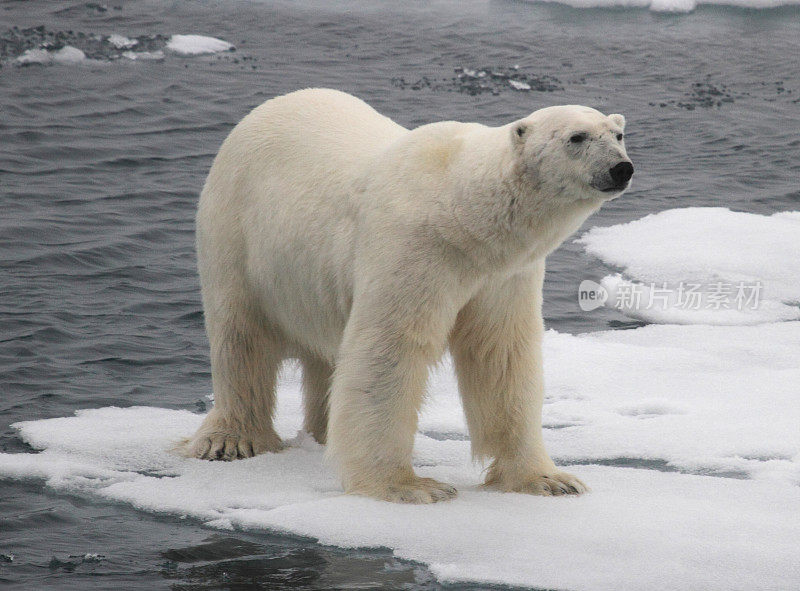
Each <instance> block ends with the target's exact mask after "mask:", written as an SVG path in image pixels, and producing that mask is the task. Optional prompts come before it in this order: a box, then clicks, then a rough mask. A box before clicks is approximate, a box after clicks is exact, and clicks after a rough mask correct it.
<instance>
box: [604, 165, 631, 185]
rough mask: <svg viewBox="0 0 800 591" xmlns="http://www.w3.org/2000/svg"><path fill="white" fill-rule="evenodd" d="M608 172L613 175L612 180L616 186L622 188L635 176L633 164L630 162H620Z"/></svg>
mask: <svg viewBox="0 0 800 591" xmlns="http://www.w3.org/2000/svg"><path fill="white" fill-rule="evenodd" d="M608 172H609V174H611V180H612V181H614V184H615V185H616V186H618V187H620V186H622V185H624V184H626V183H627V182H628V181H629V180H631V177H632V176H633V164H631V163H630V162H620V163H619V164H616V165H614V166H613V167H612V168H611V170H609V171H608Z"/></svg>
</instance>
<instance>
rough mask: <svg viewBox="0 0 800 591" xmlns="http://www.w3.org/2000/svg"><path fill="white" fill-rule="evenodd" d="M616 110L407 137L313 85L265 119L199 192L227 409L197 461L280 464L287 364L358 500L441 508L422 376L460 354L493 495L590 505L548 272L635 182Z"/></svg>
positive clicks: (249, 120) (449, 493) (580, 110)
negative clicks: (574, 445)
mask: <svg viewBox="0 0 800 591" xmlns="http://www.w3.org/2000/svg"><path fill="white" fill-rule="evenodd" d="M624 125H625V119H624V118H623V116H622V115H609V116H605V115H603V114H602V113H600V112H598V111H596V110H594V109H591V108H588V107H582V106H556V107H548V108H544V109H541V110H539V111H536V112H534V113H533V114H531V115H529V116H528V117H525V118H523V119H519V120H517V121H513V122H512V123H509V124H508V125H504V126H501V127H487V126H484V125H480V124H477V123H458V122H452V121H446V122H440V123H433V124H430V125H423V126H421V127H419V128H417V129H414V130H411V131H409V130H408V129H405V128H404V127H401V126H400V125H398V124H397V123H395V122H393V121H392V120H391V119H389V118H387V117H384V116H383V115H380V114H379V113H377V112H376V111H375V110H373V109H372V108H371V107H370V106H368V105H367V104H366V103H364V102H363V101H361V100H359V99H357V98H355V97H353V96H350V95H348V94H345V93H342V92H338V91H335V90H327V89H308V90H301V91H298V92H294V93H291V94H288V95H285V96H281V97H278V98H274V99H272V100H269V101H267V102H265V103H264V104H262V105H261V106H259V107H257V108H255V109H254V110H253V111H252V112H251V113H250V114H249V115H247V116H246V117H245V118H244V119H243V120H242V121H241V122H240V123H239V124H238V125H237V126H236V127H235V128H234V130H233V131H232V132H231V133H230V135H229V136H228V138H227V139H226V140H225V142H224V143H223V145H222V147H221V148H220V151H219V154H218V155H217V157H216V159H215V161H214V164H213V166H212V167H211V171H210V173H209V176H208V180H207V182H206V184H205V187H204V189H203V192H202V194H201V197H200V203H199V208H198V213H197V253H198V264H199V271H200V280H201V287H202V297H203V306H204V310H205V322H206V328H207V332H208V338H209V341H210V345H211V364H212V382H213V389H214V394H215V405H214V408H213V409H212V410H211V411H210V412H209V414H208V415H207V417H206V418H205V420H204V422H203V423H202V425H201V426H200V428H199V430H198V431H197V433H196V434H195V435H194V436H193V437H191V438H190V439H187V440H186V441H185V442H184V445H183V451H184V453H185V454H186V455H188V456H191V457H197V458H206V459H222V460H233V459H236V458H247V457H250V456H253V455H255V454H259V453H262V452H268V451H269V452H275V451H278V450H280V449H281V441H280V439H279V437H278V435H277V434H276V432H275V430H274V429H273V424H272V418H273V412H274V409H275V386H276V384H275V382H276V375H277V373H278V369H279V366H280V365H281V362H282V361H283V360H284V359H286V358H296V359H299V360H300V363H301V364H302V369H303V380H304V381H303V402H304V406H305V424H304V426H305V429H306V430H307V431H308V432H310V433H311V434H312V435H313V436H314V437H315V438H316V439H317V441H319V442H320V443H326V442H327V453H328V455H329V456H330V457H331V458H332V459H333V460H334V461H335V463H336V465H337V466H338V468H339V470H340V473H341V477H342V481H343V485H344V488H345V490H346V491H347V492H349V493H355V494H361V495H367V496H370V497H374V498H378V499H384V500H388V501H396V502H406V503H430V502H435V501H440V500H445V499H448V498H451V497H453V496H454V495H455V494H456V490H455V489H454V488H453V487H452V486H450V485H448V484H444V483H441V482H437V481H436V480H433V479H430V478H421V477H419V476H417V475H416V474H415V473H414V471H413V469H412V463H411V456H412V447H413V441H414V434H415V432H416V429H417V415H418V411H419V409H420V405H421V403H422V400H423V395H424V390H425V385H426V380H427V376H428V369H429V367H430V366H431V365H432V364H435V363H436V362H437V360H439V359H440V357H441V356H442V355H443V354H444V352H445V351H446V349H448V348H449V350H450V352H451V355H452V358H453V360H454V367H455V370H456V373H457V379H458V387H459V390H460V394H461V398H462V401H463V407H464V412H465V415H466V419H467V424H468V426H469V432H470V436H471V445H472V452H473V455H474V457H475V458H476V459H478V460H486V461H489V462H490V464H489V467H488V470H487V475H486V485H489V486H493V487H496V488H498V489H500V490H503V491H518V492H526V493H532V494H540V495H562V494H579V493H581V492H583V491H584V490H585V485H584V484H583V483H582V482H581V481H580V480H579V479H578V478H576V477H574V476H572V475H570V474H567V473H565V472H562V471H560V470H559V469H558V468H557V467H556V466H555V464H554V463H553V461H552V460H551V459H550V457H549V456H548V454H547V451H546V450H545V446H544V444H543V441H542V433H541V423H542V400H543V383H542V351H541V343H542V334H543V322H542V314H541V305H542V280H543V277H544V268H545V264H544V261H545V257H546V256H547V254H548V253H550V252H551V251H552V250H553V249H555V248H556V247H557V246H558V245H559V244H560V243H561V242H562V241H563V240H564V238H566V237H567V236H568V235H570V234H571V233H572V232H574V231H575V230H577V228H578V227H579V226H580V225H581V223H582V222H583V221H584V220H585V219H586V218H587V216H589V215H590V214H591V213H592V212H594V211H596V210H597V209H598V208H599V207H600V206H601V204H602V203H603V202H605V201H607V200H609V199H612V198H614V197H616V196H618V195H620V194H621V193H622V192H623V191H624V190H625V189H626V188H627V187H628V185H629V181H630V179H631V176H632V174H633V166H632V164H631V161H630V159H629V158H628V156H627V154H626V152H625V146H624V143H623V128H624Z"/></svg>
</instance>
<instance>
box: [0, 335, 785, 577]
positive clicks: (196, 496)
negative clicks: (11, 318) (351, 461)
mask: <svg viewBox="0 0 800 591" xmlns="http://www.w3.org/2000/svg"><path fill="white" fill-rule="evenodd" d="M798 347H800V323H797V322H785V323H774V324H768V325H762V326H713V327H708V326H676V325H651V326H647V327H643V328H639V329H636V330H628V331H608V332H599V333H590V334H586V335H580V336H573V335H568V334H562V333H556V332H554V331H549V332H548V333H547V334H546V337H545V360H546V368H545V373H546V383H547V392H548V396H547V400H546V404H545V410H544V422H545V427H546V429H545V437H546V441H547V444H548V446H549V448H550V451H551V453H552V454H553V455H554V457H555V458H556V460H557V461H559V462H561V463H566V464H573V465H571V466H569V467H568V468H567V469H568V470H570V471H573V472H574V473H576V474H577V475H578V476H580V477H581V478H582V479H584V480H585V481H586V482H587V483H588V484H589V485H590V486H591V487H592V489H593V490H592V492H590V493H589V494H587V495H584V496H582V497H578V498H564V497H559V498H542V497H532V496H527V495H518V494H503V493H498V492H493V491H488V490H483V489H481V488H480V487H479V483H480V482H481V478H482V472H481V466H478V465H475V464H473V463H472V462H471V460H470V453H469V441H468V440H467V437H466V435H467V431H466V428H465V425H464V420H463V415H462V412H461V409H460V405H459V401H458V394H457V390H456V384H455V379H454V377H453V374H452V368H451V365H450V363H449V361H448V360H445V362H444V363H443V364H442V365H441V366H440V367H438V368H437V370H436V371H435V372H434V373H433V375H432V377H431V380H430V383H429V389H430V397H429V401H428V403H427V404H426V406H425V409H424V412H423V415H422V418H421V421H420V433H419V434H418V435H417V440H416V447H415V463H416V465H417V470H418V472H419V473H421V474H423V475H425V476H430V477H435V478H439V479H442V480H446V481H448V482H451V483H453V484H455V485H456V486H457V487H458V488H459V490H460V496H459V498H457V499H455V500H454V501H452V502H448V503H442V504H437V505H431V506H403V505H392V504H388V503H382V502H378V501H373V500H370V499H366V498H359V497H350V496H345V495H343V494H342V491H341V487H340V485H339V482H338V480H337V478H336V477H335V474H334V471H333V470H332V469H331V467H330V466H329V465H327V464H326V462H325V460H324V455H323V448H322V446H320V445H318V444H317V443H315V442H314V441H313V440H312V439H311V438H310V437H309V436H308V435H306V434H304V433H299V434H298V431H297V430H298V428H299V426H300V424H301V394H300V376H299V373H298V371H297V370H296V369H294V368H293V367H291V366H290V367H289V368H288V369H287V370H286V371H285V375H284V377H283V380H282V385H281V388H280V393H279V412H278V416H277V428H278V431H279V432H280V433H281V435H282V436H283V437H284V438H285V439H286V440H287V441H288V444H289V447H288V449H286V450H285V451H284V452H282V453H279V454H266V455H262V456H258V457H256V458H252V459H249V460H241V461H237V462H232V463H223V462H206V461H200V460H187V459H183V458H179V457H177V456H175V455H172V454H170V453H169V452H168V451H167V450H168V448H169V446H170V445H171V444H172V442H174V441H175V440H177V439H178V438H180V437H183V436H186V435H188V434H190V433H191V432H192V431H193V430H194V429H195V428H196V427H197V425H198V424H199V423H200V421H201V420H202V416H200V415H196V414H193V413H190V412H188V411H181V410H168V409H160V408H146V407H135V408H127V409H120V408H102V409H96V410H82V411H78V412H77V413H76V415H75V416H74V417H65V418H56V419H48V420H39V421H31V422H25V423H21V424H19V425H17V428H18V429H19V431H20V435H21V437H22V438H23V439H24V440H25V441H27V442H28V443H29V444H30V445H32V446H33V447H34V448H36V449H39V450H43V451H41V453H37V454H0V476H2V477H5V478H14V479H41V480H44V481H45V482H46V483H47V484H48V486H50V487H52V488H54V489H56V490H60V491H65V492H70V493H77V494H87V495H96V496H99V497H101V498H105V499H109V500H114V501H117V502H124V503H130V504H132V505H133V506H135V507H138V508H140V509H143V510H147V511H153V512H160V513H168V514H173V515H180V516H184V515H185V516H190V517H193V518H195V519H198V520H201V521H202V522H204V523H207V524H208V525H209V526H212V527H220V528H230V527H240V528H252V529H269V530H275V531H282V532H290V533H293V534H298V535H303V536H309V537H312V538H315V539H318V540H320V541H321V542H323V543H326V544H335V545H339V546H344V547H355V546H364V547H374V546H383V547H388V548H391V549H393V551H394V552H395V553H396V554H397V555H398V556H400V557H403V558H408V559H413V560H418V561H420V562H423V563H425V564H427V565H428V566H429V567H430V569H431V570H432V572H433V573H434V574H435V575H436V576H437V577H439V578H440V579H441V580H444V581H461V580H473V581H485V582H491V583H504V584H512V585H523V586H533V587H546V588H560V589H575V590H581V589H586V590H590V589H591V590H597V589H615V590H627V589H631V590H633V589H636V590H637V591H643V590H644V591H646V590H658V591H665V590H671V589H675V590H678V589H680V590H685V589H704V590H714V589H719V590H723V589H724V590H726V591H727V590H729V589H748V590H751V591H755V590H767V589H789V588H792V587H793V585H796V583H797V582H798V581H800V566H799V565H798V561H797V547H796V542H797V536H798V534H800V486H799V485H800V470H799V469H798V467H800V430H798V429H797V425H798V424H800V398H799V397H798V392H797V386H796V384H798V383H800V367H798V365H797V363H796V351H797V350H798ZM592 464H594V465H592ZM637 468H638V469H637ZM643 468H651V469H643ZM652 468H655V469H652ZM712 475H716V476H733V477H734V478H731V477H727V478H725V477H715V476H712Z"/></svg>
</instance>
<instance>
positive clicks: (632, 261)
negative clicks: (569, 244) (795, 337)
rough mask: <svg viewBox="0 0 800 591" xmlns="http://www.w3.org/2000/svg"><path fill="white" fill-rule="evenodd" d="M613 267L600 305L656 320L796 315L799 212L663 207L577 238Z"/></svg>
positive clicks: (731, 320) (799, 314)
mask: <svg viewBox="0 0 800 591" xmlns="http://www.w3.org/2000/svg"><path fill="white" fill-rule="evenodd" d="M577 242H578V243H580V244H582V245H583V246H584V248H585V249H586V251H587V252H588V253H589V254H591V255H594V256H596V257H598V258H600V259H601V260H602V261H603V262H605V263H607V264H609V265H611V266H614V267H617V268H619V269H620V270H621V271H622V274H621V275H610V276H607V277H605V278H604V279H603V280H602V282H601V283H602V286H603V287H604V288H605V290H606V292H607V294H608V298H607V299H606V301H605V305H606V306H607V307H612V308H617V309H618V310H619V311H620V312H622V313H623V314H625V315H627V316H630V317H633V318H638V319H642V320H645V321H647V322H656V323H674V324H758V323H763V322H774V321H785V320H797V319H800V212H797V211H788V212H780V213H775V214H773V215H769V216H766V215H758V214H754V213H742V212H734V211H730V210H729V209H726V208H723V207H692V208H683V209H670V210H667V211H662V212H660V213H657V214H653V215H649V216H646V217H644V218H642V219H639V220H635V221H633V222H630V223H627V224H620V225H616V226H611V227H596V228H592V229H591V230H589V231H588V232H586V233H585V234H584V235H583V236H581V237H580V238H578V239H577Z"/></svg>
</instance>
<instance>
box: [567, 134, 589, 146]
mask: <svg viewBox="0 0 800 591" xmlns="http://www.w3.org/2000/svg"><path fill="white" fill-rule="evenodd" d="M585 139H586V134H585V133H576V134H575V135H573V136H572V137H571V138H569V141H570V142H571V143H573V144H580V143H583V140H585Z"/></svg>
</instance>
